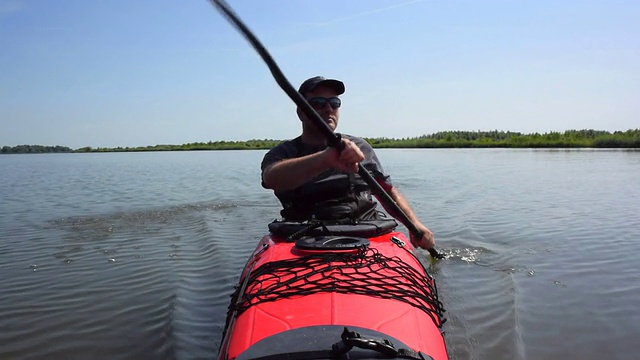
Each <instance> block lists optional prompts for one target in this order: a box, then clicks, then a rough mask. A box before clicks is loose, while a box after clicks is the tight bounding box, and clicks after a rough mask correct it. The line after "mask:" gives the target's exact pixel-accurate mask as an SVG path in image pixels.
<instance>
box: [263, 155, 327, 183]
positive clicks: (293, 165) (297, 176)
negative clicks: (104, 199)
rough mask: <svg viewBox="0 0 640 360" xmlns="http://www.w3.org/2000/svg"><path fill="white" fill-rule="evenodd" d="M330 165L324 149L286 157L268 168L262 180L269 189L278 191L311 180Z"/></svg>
mask: <svg viewBox="0 0 640 360" xmlns="http://www.w3.org/2000/svg"><path fill="white" fill-rule="evenodd" d="M328 168H329V165H328V163H327V160H326V156H325V154H324V152H323V151H321V152H317V153H314V154H311V155H307V156H303V157H299V158H293V159H285V160H282V161H279V162H277V163H275V164H273V165H271V166H269V167H268V168H266V169H265V170H264V172H263V174H262V180H263V181H264V184H265V185H266V186H267V188H269V189H273V190H276V191H283V190H291V189H295V188H297V187H298V186H300V185H302V184H304V183H307V182H309V181H310V180H312V179H313V178H314V177H316V176H317V175H318V174H320V173H321V172H323V171H325V170H327V169H328Z"/></svg>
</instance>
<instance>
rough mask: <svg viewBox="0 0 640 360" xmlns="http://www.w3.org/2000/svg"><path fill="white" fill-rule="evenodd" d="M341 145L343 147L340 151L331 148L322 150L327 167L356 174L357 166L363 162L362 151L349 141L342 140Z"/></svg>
mask: <svg viewBox="0 0 640 360" xmlns="http://www.w3.org/2000/svg"><path fill="white" fill-rule="evenodd" d="M342 144H343V145H344V148H343V149H342V151H338V150H336V149H334V148H331V147H329V148H327V149H326V150H324V152H325V156H326V159H327V162H328V164H329V166H331V167H332V168H334V169H336V170H338V171H342V172H348V173H356V172H358V164H360V162H361V161H362V160H364V154H363V153H362V150H360V148H359V147H358V145H356V144H355V143H354V142H353V141H351V140H349V139H344V138H343V139H342Z"/></svg>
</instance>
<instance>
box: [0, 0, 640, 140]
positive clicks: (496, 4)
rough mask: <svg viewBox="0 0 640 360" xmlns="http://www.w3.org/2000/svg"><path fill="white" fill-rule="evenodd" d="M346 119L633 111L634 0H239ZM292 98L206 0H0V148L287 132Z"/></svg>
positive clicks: (613, 126) (475, 119) (380, 127)
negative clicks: (337, 102)
mask: <svg viewBox="0 0 640 360" xmlns="http://www.w3.org/2000/svg"><path fill="white" fill-rule="evenodd" d="M228 3H229V5H231V7H233V9H234V10H235V11H236V13H237V14H238V15H239V16H240V18H241V19H242V20H243V21H244V22H245V23H246V24H247V25H248V26H249V28H250V29H251V30H252V31H253V32H254V33H255V34H256V36H257V37H258V38H259V39H260V40H261V41H262V43H263V44H264V46H265V47H266V49H267V50H268V51H269V52H270V53H271V55H272V57H273V58H274V59H275V61H276V62H277V63H278V65H279V67H280V69H281V70H282V71H283V73H284V74H285V75H286V77H287V79H288V80H289V82H290V83H292V84H293V85H294V86H295V87H296V88H297V87H298V86H299V84H300V83H302V81H304V80H305V79H306V78H308V77H311V76H315V75H323V76H325V77H329V78H335V79H340V80H342V81H344V83H345V85H346V92H345V94H344V95H343V96H342V101H343V105H342V108H341V114H340V123H339V126H338V131H340V132H344V133H348V134H352V135H356V136H361V137H388V138H406V137H417V136H421V135H425V134H432V133H435V132H438V131H447V130H466V131H477V130H504V131H518V132H522V133H534V132H539V133H545V132H549V131H565V130H570V129H597V130H607V131H616V130H628V129H636V128H640V21H638V19H640V1H637V0H629V1H618V0H610V1H602V0H596V1H594V0H535V1H534V0H529V1H525V0H432V1H429V0H423V1H421V0H412V1H408V0H348V1H345V0H325V1H318V0H297V1H293V0H228ZM300 132H301V125H300V121H299V120H298V118H297V117H296V113H295V105H294V103H293V102H292V101H291V100H290V99H289V98H288V97H287V96H286V94H285V93H284V92H283V91H282V90H281V89H280V87H279V86H278V84H277V83H276V82H275V81H274V79H273V77H272V76H271V73H270V72H269V69H268V68H267V66H266V65H265V64H264V62H263V61H262V59H261V58H260V57H259V55H258V54H257V53H256V52H255V50H253V48H252V47H251V46H250V45H249V44H248V42H247V41H246V40H245V39H244V38H243V37H242V35H240V34H239V33H238V32H237V31H236V30H235V28H234V27H233V26H231V25H230V24H229V23H228V22H227V20H226V19H225V18H224V17H223V16H222V15H220V13H218V12H217V11H216V9H215V8H214V7H213V6H212V5H211V4H210V3H209V2H208V1H206V0H191V1H186V0H133V1H132V0H105V1H100V0H55V1H49V0H0V147H1V146H16V145H20V144H37V145H49V146H53V145H61V146H68V147H71V148H73V149H77V148H80V147H84V146H91V147H118V146H123V147H125V146H147V145H157V144H176V145H177V144H185V143H192V142H208V141H219V140H227V141H235V140H238V141H242V140H251V139H278V140H283V139H290V138H294V137H296V136H298V135H299V134H300Z"/></svg>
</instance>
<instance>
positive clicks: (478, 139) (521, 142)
mask: <svg viewBox="0 0 640 360" xmlns="http://www.w3.org/2000/svg"><path fill="white" fill-rule="evenodd" d="M365 140H367V141H368V142H369V143H370V144H371V146H373V147H374V148H640V129H635V130H627V131H614V132H608V131H602V130H592V129H589V130H587V129H585V130H567V131H564V132H554V131H552V132H548V133H544V134H539V133H532V134H522V133H519V132H512V131H498V130H493V131H440V132H437V133H434V134H430V135H422V136H418V137H410V138H402V139H393V138H385V137H382V138H366V139H365ZM280 142H282V140H272V139H264V140H248V141H209V142H194V143H188V144H182V145H153V146H138V147H116V148H104V147H97V148H93V147H91V146H86V147H82V148H79V149H75V150H73V149H71V148H69V147H66V146H42V145H18V146H14V147H11V146H3V147H2V149H1V150H0V153H2V154H25V153H70V152H76V153H82V152H134V151H195V150H266V149H270V148H272V147H274V146H276V145H277V144H279V143H280Z"/></svg>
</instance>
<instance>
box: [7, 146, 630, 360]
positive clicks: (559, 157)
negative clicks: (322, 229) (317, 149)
mask: <svg viewBox="0 0 640 360" xmlns="http://www.w3.org/2000/svg"><path fill="white" fill-rule="evenodd" d="M263 155H264V152H263V151H223V152H216V151H211V152H156V153H112V154H42V155H6V156H0V180H1V182H0V191H1V193H0V359H113V358H119V359H205V358H212V357H213V356H214V355H215V354H216V352H217V348H218V346H219V342H220V335H221V332H222V327H223V325H224V318H225V313H226V307H227V305H228V302H229V295H230V294H231V292H232V291H233V286H234V285H235V283H236V281H237V280H238V276H239V271H240V270H241V269H242V267H243V266H244V263H245V261H246V260H247V257H248V256H249V254H250V252H251V251H252V250H253V247H254V246H255V244H256V242H257V241H258V239H259V238H260V237H261V236H262V235H264V233H265V232H266V231H267V227H266V224H267V223H268V222H269V221H270V220H272V219H274V218H276V217H277V216H278V210H279V207H278V202H277V200H276V199H275V197H274V196H273V195H272V194H271V193H270V192H269V191H267V190H264V189H262V188H261V187H260V184H259V177H260V175H259V165H260V160H261V159H262V156H263ZM378 155H379V157H380V159H381V160H382V162H383V164H384V166H385V169H386V170H387V172H389V173H390V174H392V177H393V181H394V183H395V184H396V186H397V187H399V188H400V189H401V190H402V191H403V193H404V194H405V195H406V197H407V198H408V199H409V201H410V203H411V204H412V205H413V207H414V210H415V211H416V213H418V215H419V217H420V218H421V219H423V222H424V223H425V224H426V225H427V226H429V227H430V228H431V230H433V231H434V233H435V235H436V239H437V241H438V249H439V250H440V251H442V252H444V253H446V254H448V255H449V257H448V258H447V259H445V260H441V261H439V262H437V263H434V262H429V260H428V257H427V254H426V252H422V251H421V254H420V255H421V257H422V258H424V259H425V261H426V262H427V263H428V264H429V270H430V271H431V273H432V274H433V275H434V277H435V278H436V280H437V282H438V288H439V291H440V295H441V300H442V301H443V302H444V304H445V308H446V309H447V313H446V316H447V318H448V322H447V323H445V325H444V330H445V332H446V336H445V338H446V341H447V346H448V348H449V352H450V354H451V357H452V358H453V359H567V358H569V359H602V358H607V359H635V358H636V351H637V349H638V346H637V344H636V342H637V340H636V339H638V338H640V310H639V308H638V306H637V303H638V302H637V299H638V297H639V296H640V262H639V261H638V260H637V259H636V258H637V254H638V253H640V244H639V243H638V241H637V240H638V239H639V238H640V186H638V185H637V184H638V180H637V179H638V178H640V152H634V151H603V150H600V151H595V150H571V151H565V150H495V149H484V150H379V151H378Z"/></svg>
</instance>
